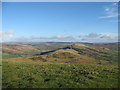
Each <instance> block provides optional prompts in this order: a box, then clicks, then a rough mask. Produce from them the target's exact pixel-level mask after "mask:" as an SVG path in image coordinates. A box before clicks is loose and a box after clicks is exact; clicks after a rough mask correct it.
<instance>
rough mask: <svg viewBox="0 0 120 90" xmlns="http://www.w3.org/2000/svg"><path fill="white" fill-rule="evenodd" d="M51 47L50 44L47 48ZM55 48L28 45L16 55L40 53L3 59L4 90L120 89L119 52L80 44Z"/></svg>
mask: <svg viewBox="0 0 120 90" xmlns="http://www.w3.org/2000/svg"><path fill="white" fill-rule="evenodd" d="M45 45H46V44H45ZM52 45H53V43H52ZM52 45H49V44H48V47H51V46H52ZM54 45H55V46H56V47H55V48H52V49H49V50H48V49H47V46H44V48H46V49H45V50H44V51H41V50H40V48H41V47H43V45H42V46H41V45H38V44H37V46H36V44H35V45H33V44H32V45H31V44H29V45H28V44H27V47H26V46H24V45H23V44H22V47H23V46H24V47H26V49H21V48H20V49H19V50H18V49H17V51H15V53H16V52H24V50H28V52H29V50H38V52H37V53H33V54H32V55H30V54H29V55H28V56H19V57H10V58H4V59H3V88H18V87H19V88H117V87H118V66H117V65H118V64H117V63H118V51H117V50H115V49H110V48H105V47H95V46H91V45H87V44H80V43H71V44H70V43H69V44H64V45H63V44H62V45H57V44H55V43H54ZM28 46H29V47H28ZM7 47H8V46H7ZM17 47H18V46H15V47H14V48H17ZM52 47H54V46H52ZM28 48H31V49H28ZM38 48H39V49H38ZM3 53H6V51H5V52H3ZM10 53H12V52H10ZM23 55H24V53H23Z"/></svg>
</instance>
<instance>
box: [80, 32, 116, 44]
mask: <svg viewBox="0 0 120 90" xmlns="http://www.w3.org/2000/svg"><path fill="white" fill-rule="evenodd" d="M81 40H82V41H87V42H117V41H118V34H116V33H89V34H87V35H84V36H83V37H82V38H81Z"/></svg>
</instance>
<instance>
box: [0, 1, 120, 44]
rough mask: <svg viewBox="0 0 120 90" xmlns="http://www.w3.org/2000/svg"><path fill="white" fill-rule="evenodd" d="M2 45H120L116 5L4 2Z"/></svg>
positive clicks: (105, 3) (100, 3) (99, 3)
mask: <svg viewBox="0 0 120 90" xmlns="http://www.w3.org/2000/svg"><path fill="white" fill-rule="evenodd" d="M0 37H2V42H117V40H118V5H117V3H115V2H3V3H2V30H1V31H0Z"/></svg>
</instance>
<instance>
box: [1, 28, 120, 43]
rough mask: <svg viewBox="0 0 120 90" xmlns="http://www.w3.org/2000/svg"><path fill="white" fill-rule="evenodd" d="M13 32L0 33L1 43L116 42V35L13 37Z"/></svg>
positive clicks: (93, 33)
mask: <svg viewBox="0 0 120 90" xmlns="http://www.w3.org/2000/svg"><path fill="white" fill-rule="evenodd" d="M14 35H15V32H14V31H13V30H8V31H6V32H2V31H0V38H2V39H1V41H2V42H49V41H53V42H91V43H93V42H118V34H117V33H95V32H92V33H88V34H79V35H77V36H65V35H55V36H49V37H46V36H45V37H41V36H35V35H32V36H28V37H26V36H18V37H15V36H14Z"/></svg>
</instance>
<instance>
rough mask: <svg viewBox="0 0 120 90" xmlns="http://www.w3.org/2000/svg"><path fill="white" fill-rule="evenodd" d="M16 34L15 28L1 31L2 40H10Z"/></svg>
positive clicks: (0, 39) (0, 37) (0, 40)
mask: <svg viewBox="0 0 120 90" xmlns="http://www.w3.org/2000/svg"><path fill="white" fill-rule="evenodd" d="M13 35H14V30H8V31H2V30H1V31H0V42H2V41H9V40H10V39H11V38H12V37H13Z"/></svg>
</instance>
